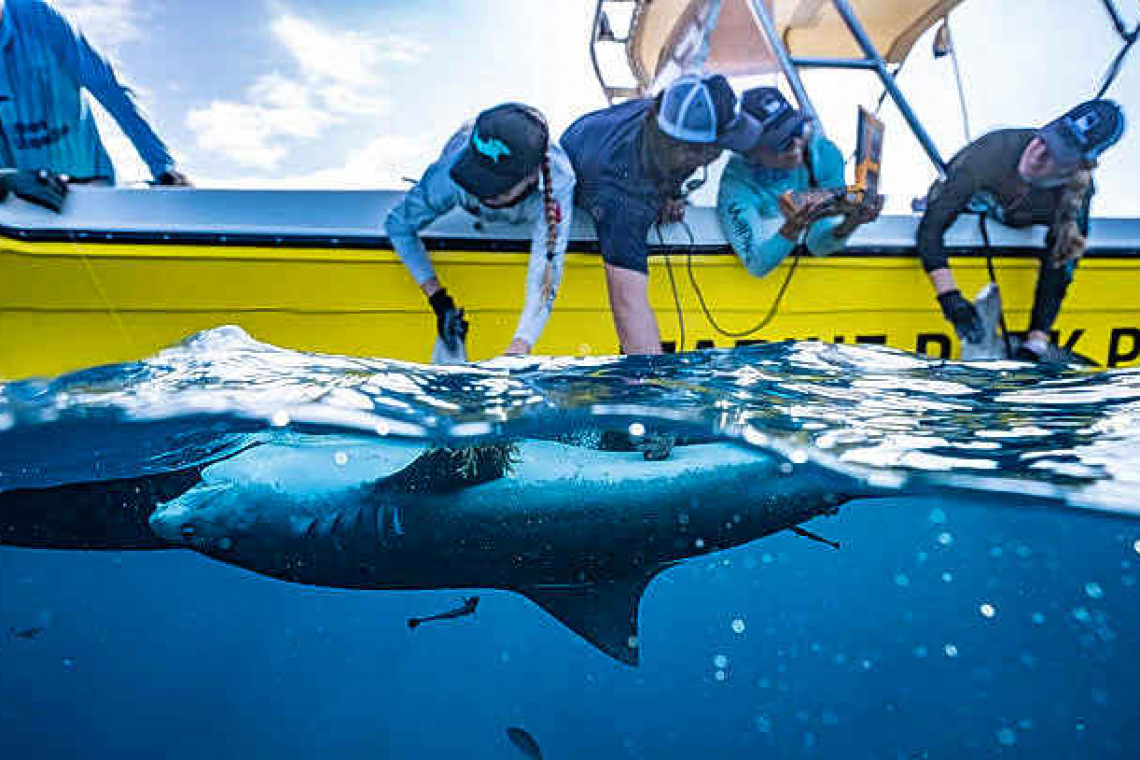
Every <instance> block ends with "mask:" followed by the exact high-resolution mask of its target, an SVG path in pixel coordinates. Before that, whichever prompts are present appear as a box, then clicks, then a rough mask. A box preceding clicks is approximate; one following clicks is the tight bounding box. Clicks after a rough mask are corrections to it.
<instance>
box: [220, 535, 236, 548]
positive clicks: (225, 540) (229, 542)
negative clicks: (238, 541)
mask: <svg viewBox="0 0 1140 760" xmlns="http://www.w3.org/2000/svg"><path fill="white" fill-rule="evenodd" d="M218 548H219V549H221V550H222V551H224V552H228V551H229V550H230V549H232V548H234V542H233V539H231V538H230V537H229V536H222V537H221V538H219V539H218Z"/></svg>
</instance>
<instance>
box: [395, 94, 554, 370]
mask: <svg viewBox="0 0 1140 760" xmlns="http://www.w3.org/2000/svg"><path fill="white" fill-rule="evenodd" d="M573 197H574V173H573V170H572V169H571V168H570V160H569V159H568V158H567V157H566V153H565V152H564V151H563V150H562V148H561V147H559V145H558V144H557V143H552V142H551V141H550V133H549V129H548V128H547V125H546V120H545V119H544V118H543V116H542V114H540V113H539V112H538V111H537V110H535V109H534V108H531V107H530V106H526V105H523V104H521V103H504V104H502V105H499V106H496V107H494V108H491V109H488V110H486V111H484V112H482V113H481V114H479V116H478V118H476V119H475V121H474V122H473V123H468V124H465V125H464V126H463V127H461V128H460V130H459V131H458V132H456V133H455V134H454V135H452V137H451V139H449V140H448V141H447V144H446V146H445V147H444V149H443V154H442V155H441V156H440V157H439V159H438V160H437V161H436V162H435V163H433V164H432V165H431V166H429V167H428V169H427V171H425V172H424V175H423V177H422V178H421V179H420V181H419V182H417V183H416V185H415V187H413V188H412V189H411V190H409V191H408V193H407V194H406V195H405V196H404V198H403V200H402V201H401V202H400V203H399V204H398V205H397V206H396V207H395V208H394V209H392V211H391V212H390V213H389V214H388V218H387V221H386V222H385V228H386V230H387V234H388V238H389V240H390V241H391V243H392V247H393V248H394V249H395V251H396V253H397V254H398V255H399V257H400V260H401V261H403V262H404V266H406V267H407V269H408V272H409V273H410V274H411V275H412V278H413V279H415V281H416V284H418V285H419V286H420V288H421V289H422V290H423V292H424V295H426V296H427V298H428V302H429V303H430V304H431V307H432V310H433V311H434V312H435V315H436V328H437V331H438V333H439V336H440V338H442V339H443V340H444V342H445V343H447V344H448V347H449V348H451V349H453V350H454V349H455V348H456V347H457V346H458V344H459V343H460V342H461V341H462V337H463V335H465V334H466V329H467V323H466V320H464V319H463V311H462V310H461V309H459V308H458V307H457V306H456V304H455V301H454V300H453V299H452V297H451V296H450V295H449V294H448V292H447V290H446V289H445V288H444V287H443V285H442V284H441V283H440V281H439V277H438V276H437V275H436V272H435V269H434V268H433V267H432V264H431V260H430V259H429V258H428V254H427V250H426V249H425V248H424V244H423V241H422V240H421V239H420V231H421V230H423V229H424V228H425V227H427V226H428V225H429V224H431V223H432V222H433V221H435V220H436V219H438V218H439V217H441V216H443V215H444V214H446V213H447V212H448V211H451V210H452V209H453V208H455V207H457V206H458V207H460V208H462V209H463V210H464V211H466V212H467V213H469V214H471V215H472V216H474V217H476V218H478V219H480V220H482V221H484V222H492V223H493V222H505V223H508V224H515V225H529V226H530V228H531V254H530V265H529V267H528V270H527V277H526V300H525V302H524V305H523V310H522V314H521V316H520V317H519V322H518V327H517V328H516V330H515V333H514V337H513V338H512V340H511V342H510V345H508V346H507V349H506V351H505V353H507V354H527V353H530V351H531V350H532V349H533V348H534V346H535V344H536V343H537V342H538V339H539V336H540V335H541V334H542V330H543V328H544V327H545V326H546V322H547V320H548V319H549V318H550V311H551V309H552V308H553V306H554V299H555V297H556V296H557V294H558V286H559V284H560V283H561V281H562V265H563V260H564V258H565V254H566V245H567V243H568V242H569V240H570V221H571V206H572V204H573Z"/></svg>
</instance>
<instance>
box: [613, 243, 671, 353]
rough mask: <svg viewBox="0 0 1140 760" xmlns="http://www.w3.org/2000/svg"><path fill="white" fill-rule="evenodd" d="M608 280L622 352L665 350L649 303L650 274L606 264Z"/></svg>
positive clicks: (658, 351)
mask: <svg viewBox="0 0 1140 760" xmlns="http://www.w3.org/2000/svg"><path fill="white" fill-rule="evenodd" d="M606 284H607V285H608V287H609V295H610V308H611V309H612V310H613V315H614V326H615V327H616V328H617V333H618V340H619V341H621V350H622V353H624V354H632V355H636V354H660V353H662V351H661V333H660V332H659V331H658V329H657V318H656V316H654V314H653V309H652V308H651V307H650V306H649V291H648V286H649V277H648V276H647V275H644V274H642V273H641V272H635V271H633V270H632V269H622V268H621V267H615V266H613V265H612V264H606Z"/></svg>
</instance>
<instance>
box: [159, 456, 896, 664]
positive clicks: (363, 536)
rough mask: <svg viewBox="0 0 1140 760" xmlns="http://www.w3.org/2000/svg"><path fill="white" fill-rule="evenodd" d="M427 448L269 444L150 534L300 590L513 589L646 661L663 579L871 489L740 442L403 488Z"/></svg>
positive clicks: (531, 465)
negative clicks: (650, 604)
mask: <svg viewBox="0 0 1140 760" xmlns="http://www.w3.org/2000/svg"><path fill="white" fill-rule="evenodd" d="M423 454H424V447H423V445H422V444H413V443H400V442H393V441H385V442H361V441H359V440H355V441H353V440H347V439H346V440H336V439H333V440H329V439H328V438H327V437H326V438H325V439H322V440H312V441H309V442H307V443H303V444H299V443H298V442H297V441H293V442H290V443H289V444H288V445H276V444H268V445H263V446H257V447H254V448H251V449H249V450H247V451H244V452H242V453H240V454H238V455H237V456H234V457H232V458H230V459H227V460H225V461H222V462H218V463H215V464H212V465H210V466H208V467H206V468H204V469H203V470H202V471H201V476H200V480H199V482H197V483H196V484H195V485H193V486H192V487H190V488H188V489H187V490H185V492H183V493H181V494H180V495H178V496H177V497H175V498H172V499H169V500H167V501H163V502H162V503H160V504H158V505H157V507H156V508H155V509H154V510H153V512H152V513H151V514H150V517H149V526H150V529H151V530H152V531H153V534H154V536H156V537H157V538H158V539H160V540H161V541H163V542H166V544H168V545H169V546H181V547H185V548H189V549H193V550H194V551H197V552H200V553H202V554H204V555H206V556H208V557H211V558H213V559H215V560H218V561H221V562H225V563H228V564H231V565H236V566H239V567H242V568H245V569H247V570H251V571H254V572H256V573H260V574H262V575H265V576H269V577H272V578H277V579H280V580H284V581H288V582H292V583H301V584H309V585H316V586H327V587H338V588H349V589H388V590H398V589H420V590H423V589H461V588H493V589H504V590H508V591H513V592H516V593H519V594H522V595H523V596H525V597H527V598H528V599H530V600H531V601H533V602H535V603H536V604H538V605H539V606H540V607H541V608H543V609H544V610H546V611H547V612H548V613H550V614H551V615H553V616H554V617H555V618H557V619H558V620H559V621H561V622H562V623H563V624H564V625H566V626H567V627H568V628H570V629H571V630H572V631H574V632H575V633H577V634H579V635H580V636H582V637H583V638H584V639H586V640H587V641H588V642H590V643H591V644H593V645H594V646H596V647H597V648H598V649H600V650H601V651H603V652H605V653H606V654H608V655H610V656H611V657H613V658H615V659H617V660H619V661H621V662H623V663H626V664H628V665H636V664H638V662H639V652H640V649H639V645H638V641H639V639H638V606H639V604H640V600H641V596H642V593H643V592H644V590H645V588H646V586H647V585H648V584H649V582H650V581H651V580H652V579H653V578H654V577H655V576H656V575H657V574H658V573H660V572H662V571H663V570H665V569H666V568H668V567H670V566H672V565H674V564H677V563H678V562H681V561H683V560H685V559H687V558H690V557H694V556H698V555H702V554H707V553H709V552H714V551H718V550H722V549H726V548H729V547H732V546H737V545H739V544H743V543H746V542H749V541H752V540H754V539H757V538H760V537H763V536H766V535H770V534H773V533H776V532H779V531H782V530H785V529H788V528H791V527H793V526H798V525H799V524H800V523H803V522H805V521H807V520H810V519H812V518H813V517H817V516H820V515H826V514H831V513H834V512H835V511H836V509H837V507H838V506H839V505H840V504H842V503H843V502H845V501H847V500H849V499H851V498H855V497H859V496H869V495H874V494H871V493H869V487H868V486H866V485H860V483H859V481H858V480H857V479H855V478H847V477H845V476H843V475H839V474H836V473H835V472H832V471H830V470H824V469H823V468H821V467H815V466H813V465H811V464H801V465H795V466H794V467H793V466H792V465H790V464H789V463H788V462H787V461H786V460H784V459H782V458H780V457H777V456H774V455H771V454H767V453H764V452H761V451H759V450H753V449H749V448H745V447H741V446H737V445H733V444H728V443H707V444H697V445H691V446H679V447H677V448H676V449H674V450H673V453H672V455H671V457H670V458H669V459H667V460H665V461H655V462H647V461H646V460H645V459H644V457H643V456H642V455H641V454H640V453H639V452H636V451H634V452H605V451H597V450H593V449H588V448H582V447H577V446H570V445H566V444H563V443H557V442H552V441H540V440H534V441H523V442H521V443H519V444H517V460H518V461H517V462H516V463H515V464H514V465H513V468H512V470H511V471H510V472H509V473H508V474H507V475H506V476H505V477H501V478H495V479H491V480H488V481H487V482H482V483H477V484H475V485H465V486H455V485H454V484H442V485H440V486H438V487H435V486H432V485H431V484H430V483H429V484H427V485H425V484H424V483H423V482H422V481H421V480H420V479H417V478H409V477H407V476H406V474H407V472H408V471H409V470H410V469H414V468H415V465H416V462H417V460H418V459H419V458H420V457H422V455H423ZM378 472H388V473H393V474H391V475H389V476H385V477H379V478H378V477H377V473H378Z"/></svg>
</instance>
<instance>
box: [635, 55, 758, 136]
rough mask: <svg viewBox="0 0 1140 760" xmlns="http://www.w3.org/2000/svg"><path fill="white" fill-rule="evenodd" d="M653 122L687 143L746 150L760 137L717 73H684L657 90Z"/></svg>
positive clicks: (726, 81) (752, 120)
mask: <svg viewBox="0 0 1140 760" xmlns="http://www.w3.org/2000/svg"><path fill="white" fill-rule="evenodd" d="M657 126H658V127H659V128H660V129H661V131H662V132H664V133H665V134H667V135H669V136H670V137H672V138H674V139H676V140H680V141H682V142H688V143H700V144H703V145H718V146H720V147H722V148H727V149H728V150H735V151H738V152H746V151H749V150H751V149H752V147H753V146H754V145H755V144H756V141H757V140H759V139H760V132H761V128H760V125H759V124H758V123H757V122H756V120H755V119H753V118H752V117H751V116H749V115H748V114H747V113H744V111H742V110H741V108H740V103H739V101H738V100H737V99H736V93H734V92H733V91H732V86H731V85H729V83H728V80H727V79H725V78H724V77H723V76H721V75H720V74H713V75H712V76H707V77H701V76H698V75H696V74H686V75H684V76H682V77H679V78H678V79H677V80H676V81H674V82H673V83H672V84H670V85H669V86H668V87H667V88H665V91H664V92H663V93H662V94H661V101H660V105H659V106H658V108H657Z"/></svg>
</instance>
